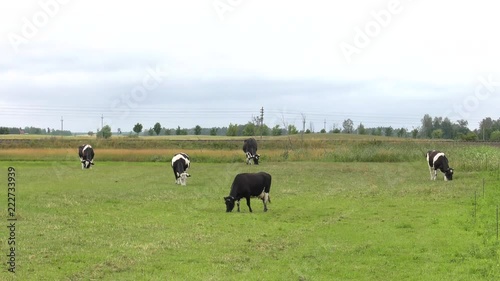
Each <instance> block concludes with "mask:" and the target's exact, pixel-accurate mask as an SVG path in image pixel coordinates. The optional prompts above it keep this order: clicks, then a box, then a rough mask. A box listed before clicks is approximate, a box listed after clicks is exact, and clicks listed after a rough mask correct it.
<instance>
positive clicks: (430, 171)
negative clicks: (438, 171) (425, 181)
mask: <svg viewBox="0 0 500 281" xmlns="http://www.w3.org/2000/svg"><path fill="white" fill-rule="evenodd" d="M429 173H430V174H431V180H432V167H431V166H429Z"/></svg>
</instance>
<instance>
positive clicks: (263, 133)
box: [257, 124, 271, 136]
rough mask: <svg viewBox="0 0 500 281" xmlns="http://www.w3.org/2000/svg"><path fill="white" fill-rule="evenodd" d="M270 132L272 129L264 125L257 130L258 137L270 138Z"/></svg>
mask: <svg viewBox="0 0 500 281" xmlns="http://www.w3.org/2000/svg"><path fill="white" fill-rule="evenodd" d="M270 131H271V129H270V128H269V127H268V126H267V125H266V124H264V125H262V126H260V127H258V128H257V135H261V136H269V133H270Z"/></svg>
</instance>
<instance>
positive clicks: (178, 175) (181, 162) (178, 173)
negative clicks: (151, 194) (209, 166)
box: [172, 153, 191, 185]
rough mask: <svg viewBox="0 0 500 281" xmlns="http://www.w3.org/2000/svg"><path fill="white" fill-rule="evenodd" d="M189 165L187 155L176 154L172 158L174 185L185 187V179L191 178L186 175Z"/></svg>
mask: <svg viewBox="0 0 500 281" xmlns="http://www.w3.org/2000/svg"><path fill="white" fill-rule="evenodd" d="M190 165H191V162H190V161H189V155H187V154H186V153H177V154H175V155H174V157H172V169H173V170H174V175H175V183H176V184H180V185H186V180H187V178H188V177H190V176H191V175H190V174H188V173H187V170H188V169H189V167H190Z"/></svg>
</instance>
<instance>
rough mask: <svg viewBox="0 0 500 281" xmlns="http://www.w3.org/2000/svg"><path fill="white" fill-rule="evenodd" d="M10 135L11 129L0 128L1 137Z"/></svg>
mask: <svg viewBox="0 0 500 281" xmlns="http://www.w3.org/2000/svg"><path fill="white" fill-rule="evenodd" d="M8 134H9V128H7V127H0V135H8Z"/></svg>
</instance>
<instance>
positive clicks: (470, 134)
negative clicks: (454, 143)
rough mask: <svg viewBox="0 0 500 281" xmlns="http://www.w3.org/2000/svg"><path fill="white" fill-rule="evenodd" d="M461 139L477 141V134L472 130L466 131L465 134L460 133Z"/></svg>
mask: <svg viewBox="0 0 500 281" xmlns="http://www.w3.org/2000/svg"><path fill="white" fill-rule="evenodd" d="M461 138H462V140H464V141H477V135H476V133H474V132H472V131H471V132H468V133H467V134H465V135H461Z"/></svg>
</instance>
